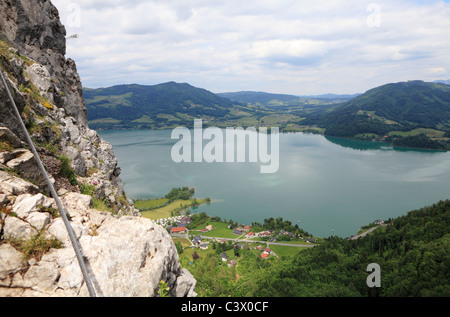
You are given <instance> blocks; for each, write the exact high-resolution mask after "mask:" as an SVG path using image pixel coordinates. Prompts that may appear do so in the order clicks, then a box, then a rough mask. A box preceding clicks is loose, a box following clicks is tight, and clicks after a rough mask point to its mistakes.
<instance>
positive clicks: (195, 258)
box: [192, 251, 200, 261]
mask: <svg viewBox="0 0 450 317" xmlns="http://www.w3.org/2000/svg"><path fill="white" fill-rule="evenodd" d="M192 258H193V259H194V261H196V260H198V259H200V256H199V255H198V253H197V251H194V253H192Z"/></svg>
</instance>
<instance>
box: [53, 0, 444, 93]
mask: <svg viewBox="0 0 450 317" xmlns="http://www.w3.org/2000/svg"><path fill="white" fill-rule="evenodd" d="M53 3H54V4H55V5H56V6H57V8H58V9H59V11H60V15H61V18H62V22H63V23H64V24H65V25H66V28H67V30H68V35H71V34H74V33H77V34H79V38H78V39H74V40H69V41H68V50H67V55H68V56H69V57H71V58H73V59H74V60H75V61H76V62H77V65H78V70H79V72H80V75H81V77H82V80H83V83H84V85H85V86H88V87H100V86H108V85H114V84H122V83H140V84H157V83H161V82H164V81H169V80H174V81H178V82H189V83H191V84H193V85H195V86H198V87H202V88H206V89H209V90H212V91H215V92H223V91H237V90H265V91H269V92H280V93H292V94H312V93H327V92H334V93H355V92H363V91H365V90H367V89H370V88H373V87H374V86H376V85H380V84H384V83H387V82H395V81H402V80H410V79H423V80H435V79H438V78H435V77H434V76H436V75H439V78H444V77H446V78H450V73H449V72H448V70H450V59H449V58H448V55H449V53H450V42H449V41H448V38H450V4H449V3H447V2H444V1H439V0H427V1H420V2H417V1H412V0H397V1H387V0H383V1H377V2H371V1H361V0H346V1H344V0H316V1H299V0H277V1H275V0H258V1H256V0H246V1H237V0H227V1H225V0H223V1H207V0H190V1H185V0H166V1H156V0H153V1H149V0H133V1H129V0H128V1H125V0H89V1H88V0H74V1H73V2H68V1H67V0H53ZM371 3H374V4H375V6H369V5H370V4H371ZM71 4H72V5H71ZM373 8H375V9H376V10H374V9H373ZM368 9H369V10H368ZM373 21H375V22H377V23H373ZM378 22H379V23H378ZM436 69H439V70H441V71H439V72H436V71H432V70H436ZM442 70H444V71H442Z"/></svg>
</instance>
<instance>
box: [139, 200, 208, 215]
mask: <svg viewBox="0 0 450 317" xmlns="http://www.w3.org/2000/svg"><path fill="white" fill-rule="evenodd" d="M193 202H194V200H193V199H190V200H176V201H174V202H172V203H170V204H168V205H167V206H164V207H161V208H157V209H154V210H149V211H143V212H141V215H142V217H144V218H148V219H151V220H157V219H164V218H169V217H172V216H173V215H172V214H173V213H177V212H180V211H182V210H183V209H186V208H189V207H190V206H192V203H193ZM197 203H198V204H200V205H201V204H204V203H205V200H203V199H197ZM136 208H137V207H136ZM138 209H139V208H138Z"/></svg>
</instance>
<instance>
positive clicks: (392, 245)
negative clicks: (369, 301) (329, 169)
mask: <svg viewBox="0 0 450 317" xmlns="http://www.w3.org/2000/svg"><path fill="white" fill-rule="evenodd" d="M449 245H450V201H448V200H447V201H441V202H439V203H437V204H435V205H433V206H430V207H425V208H422V209H419V210H416V211H412V212H410V213H408V214H407V215H406V216H403V217H399V218H396V219H394V220H391V221H390V224H389V225H388V226H386V227H384V228H379V229H377V230H376V231H375V232H373V233H372V234H370V235H368V236H366V237H364V238H360V239H358V240H344V239H341V238H336V237H333V238H329V239H328V241H327V243H325V244H323V245H321V246H318V247H315V248H313V249H311V250H306V251H303V252H302V253H300V254H299V255H298V256H297V257H295V258H293V259H291V260H289V261H286V262H283V265H279V266H273V267H271V269H270V270H269V271H267V272H266V274H264V276H263V277H261V278H259V279H258V281H256V285H258V287H257V288H256V289H257V291H256V295H257V296H273V295H276V296H374V295H377V296H386V297H398V296H401V297H411V296H412V297H420V296H450V275H449V272H448V268H449V267H450V248H449ZM371 263H377V264H379V265H380V267H381V288H380V289H378V290H374V289H369V288H368V287H367V284H366V278H367V276H368V273H367V272H366V269H367V266H368V265H369V264H371Z"/></svg>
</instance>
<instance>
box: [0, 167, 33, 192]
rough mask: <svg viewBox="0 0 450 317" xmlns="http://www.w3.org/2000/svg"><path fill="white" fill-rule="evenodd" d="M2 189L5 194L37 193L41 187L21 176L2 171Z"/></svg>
mask: <svg viewBox="0 0 450 317" xmlns="http://www.w3.org/2000/svg"><path fill="white" fill-rule="evenodd" d="M0 191H1V192H3V194H5V195H8V196H10V195H15V196H18V195H21V194H27V193H31V194H36V193H38V192H39V188H38V187H37V186H36V185H33V184H31V183H30V182H27V181H25V180H23V179H21V178H18V177H15V176H12V175H10V174H8V173H6V172H3V171H0Z"/></svg>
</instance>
